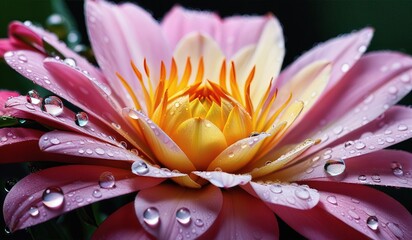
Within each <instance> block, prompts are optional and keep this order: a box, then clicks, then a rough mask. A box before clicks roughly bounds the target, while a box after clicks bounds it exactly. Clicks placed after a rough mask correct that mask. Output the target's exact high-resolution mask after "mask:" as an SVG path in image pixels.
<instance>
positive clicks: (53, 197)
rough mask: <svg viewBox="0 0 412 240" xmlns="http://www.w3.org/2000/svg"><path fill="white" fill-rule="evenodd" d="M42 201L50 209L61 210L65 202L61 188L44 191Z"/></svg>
mask: <svg viewBox="0 0 412 240" xmlns="http://www.w3.org/2000/svg"><path fill="white" fill-rule="evenodd" d="M42 201H43V204H44V205H45V206H46V207H48V208H59V207H61V206H62V204H63V201H64V195H63V191H62V190H61V188H59V187H49V188H47V189H46V190H44V192H43V195H42Z"/></svg>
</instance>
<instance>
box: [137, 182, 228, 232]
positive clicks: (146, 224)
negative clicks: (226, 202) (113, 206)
mask: <svg viewBox="0 0 412 240" xmlns="http://www.w3.org/2000/svg"><path fill="white" fill-rule="evenodd" d="M222 203H223V196H222V193H221V191H220V190H219V188H216V187H214V186H212V185H209V186H207V187H203V188H201V189H199V190H194V189H189V188H183V187H179V186H176V185H169V184H161V185H158V186H156V187H153V188H150V189H145V190H142V191H140V192H139V193H138V195H137V197H136V200H135V209H136V214H137V217H138V219H139V222H140V224H141V225H142V226H143V228H145V229H146V231H148V232H149V233H150V234H152V235H153V236H154V237H156V238H157V239H178V238H179V237H187V236H186V234H188V235H189V237H190V238H196V237H199V236H201V235H202V234H203V233H205V232H206V231H207V230H208V229H209V228H210V227H211V226H212V225H213V223H214V222H215V220H216V218H217V216H218V214H219V212H220V210H221V208H222ZM178 211H179V214H178V215H179V216H180V218H179V219H180V220H181V222H179V221H178V219H177V217H178V216H177V215H176V213H177V212H178ZM187 211H188V212H187ZM148 212H151V213H152V218H150V219H151V220H152V221H149V218H147V215H146V218H145V217H144V215H145V213H146V214H147V213H148ZM184 213H189V214H188V215H186V214H184ZM155 216H157V217H159V218H158V219H157V221H156V218H154V217H155ZM183 216H190V217H189V218H184V217H183ZM145 220H146V221H145ZM187 221H188V222H187ZM180 229H181V230H182V232H181V231H180ZM192 229H195V231H192Z"/></svg>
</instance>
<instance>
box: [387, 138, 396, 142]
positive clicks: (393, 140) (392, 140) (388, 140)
mask: <svg viewBox="0 0 412 240" xmlns="http://www.w3.org/2000/svg"><path fill="white" fill-rule="evenodd" d="M385 141H386V142H387V143H394V142H395V139H393V138H392V137H387V138H385Z"/></svg>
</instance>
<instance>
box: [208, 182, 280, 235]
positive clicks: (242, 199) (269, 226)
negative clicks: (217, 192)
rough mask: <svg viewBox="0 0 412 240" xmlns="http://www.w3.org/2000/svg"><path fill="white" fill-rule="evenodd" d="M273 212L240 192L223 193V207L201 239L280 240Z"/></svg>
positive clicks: (237, 190) (232, 190)
mask: <svg viewBox="0 0 412 240" xmlns="http://www.w3.org/2000/svg"><path fill="white" fill-rule="evenodd" d="M278 238H279V228H278V223H277V221H276V217H275V215H274V214H273V212H272V211H270V209H269V208H268V207H267V206H266V205H265V204H264V203H263V202H262V201H260V200H259V199H256V198H254V197H252V196H250V195H249V194H247V193H245V192H244V191H241V190H239V189H231V190H230V191H225V192H223V207H222V211H221V212H220V214H219V217H218V219H217V221H216V222H215V224H214V225H213V226H212V228H211V229H210V230H209V231H208V232H207V233H206V234H205V236H202V239H278Z"/></svg>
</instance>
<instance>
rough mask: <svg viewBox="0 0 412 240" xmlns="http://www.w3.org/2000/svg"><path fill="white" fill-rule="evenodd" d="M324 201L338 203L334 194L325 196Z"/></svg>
mask: <svg viewBox="0 0 412 240" xmlns="http://www.w3.org/2000/svg"><path fill="white" fill-rule="evenodd" d="M326 201H328V202H329V203H330V204H333V205H337V204H338V200H336V197H335V196H328V197H327V198H326Z"/></svg>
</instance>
